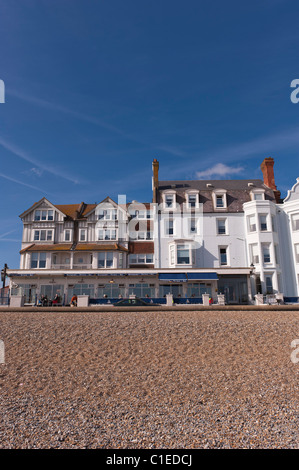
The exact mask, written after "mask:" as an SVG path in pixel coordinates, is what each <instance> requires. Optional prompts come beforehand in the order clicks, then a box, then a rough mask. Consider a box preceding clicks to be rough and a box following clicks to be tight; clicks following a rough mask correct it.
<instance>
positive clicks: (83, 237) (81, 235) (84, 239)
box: [79, 228, 87, 242]
mask: <svg viewBox="0 0 299 470" xmlns="http://www.w3.org/2000/svg"><path fill="white" fill-rule="evenodd" d="M83 234H84V236H83ZM79 241H80V242H87V229H86V228H80V229H79Z"/></svg>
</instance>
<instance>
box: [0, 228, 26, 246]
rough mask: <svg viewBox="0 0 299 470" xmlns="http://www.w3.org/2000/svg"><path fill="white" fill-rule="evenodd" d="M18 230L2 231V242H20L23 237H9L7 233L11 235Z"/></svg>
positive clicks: (0, 240) (0, 239) (0, 238)
mask: <svg viewBox="0 0 299 470" xmlns="http://www.w3.org/2000/svg"><path fill="white" fill-rule="evenodd" d="M14 232H17V230H16V229H15V230H10V231H9V232H5V233H2V234H1V235H0V242H18V243H20V241H21V238H7V235H10V234H11V233H14Z"/></svg>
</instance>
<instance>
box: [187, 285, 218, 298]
mask: <svg viewBox="0 0 299 470" xmlns="http://www.w3.org/2000/svg"><path fill="white" fill-rule="evenodd" d="M202 294H210V295H212V288H211V286H210V285H206V284H204V283H193V284H189V283H188V284H187V297H198V298H201V297H202Z"/></svg>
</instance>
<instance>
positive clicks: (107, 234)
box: [98, 228, 117, 241]
mask: <svg viewBox="0 0 299 470" xmlns="http://www.w3.org/2000/svg"><path fill="white" fill-rule="evenodd" d="M100 232H103V237H100ZM113 232H114V234H115V237H113V236H112V235H113ZM116 239H117V232H116V229H115V228H100V229H98V240H100V241H102V240H116Z"/></svg>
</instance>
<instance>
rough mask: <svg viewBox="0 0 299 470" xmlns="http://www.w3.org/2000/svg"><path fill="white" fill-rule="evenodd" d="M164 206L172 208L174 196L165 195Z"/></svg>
mask: <svg viewBox="0 0 299 470" xmlns="http://www.w3.org/2000/svg"><path fill="white" fill-rule="evenodd" d="M165 206H166V207H168V208H170V207H173V206H174V194H166V195H165Z"/></svg>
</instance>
